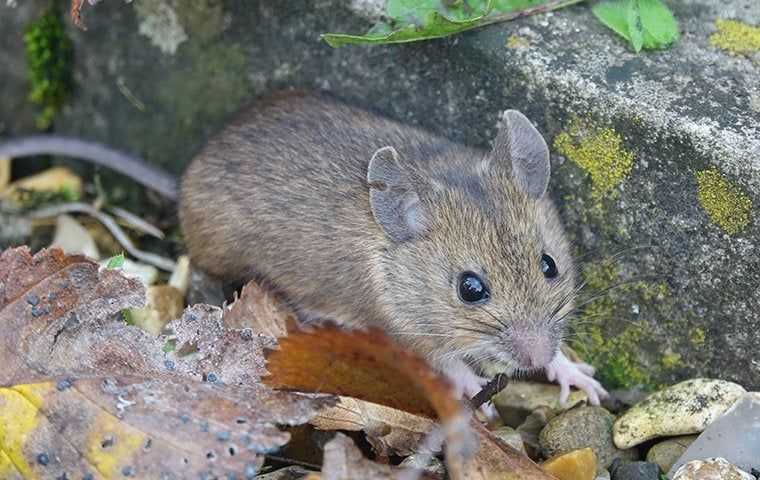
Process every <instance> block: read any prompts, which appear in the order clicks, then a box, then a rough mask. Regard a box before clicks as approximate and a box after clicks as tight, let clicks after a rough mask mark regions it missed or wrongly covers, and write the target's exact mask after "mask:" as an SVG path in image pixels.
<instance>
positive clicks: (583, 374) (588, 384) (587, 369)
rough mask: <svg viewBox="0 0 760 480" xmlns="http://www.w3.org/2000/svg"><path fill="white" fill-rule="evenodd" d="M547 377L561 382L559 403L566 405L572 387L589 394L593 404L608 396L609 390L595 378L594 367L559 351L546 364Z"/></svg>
mask: <svg viewBox="0 0 760 480" xmlns="http://www.w3.org/2000/svg"><path fill="white" fill-rule="evenodd" d="M546 378H548V379H549V381H551V382H556V383H558V384H559V388H560V390H559V403H560V405H565V403H566V402H567V398H568V397H569V396H570V387H576V388H579V389H581V390H583V391H584V392H586V395H588V399H589V402H590V403H591V405H599V401H600V399H603V398H606V397H607V395H608V393H607V390H605V389H604V387H602V384H601V383H599V382H598V381H596V380H594V367H592V366H591V365H589V364H587V363H575V362H573V361H571V360H570V359H569V358H567V357H566V356H565V354H564V353H562V351H561V350H560V351H558V352H557V355H555V357H554V360H552V361H551V362H550V363H549V365H547V366H546Z"/></svg>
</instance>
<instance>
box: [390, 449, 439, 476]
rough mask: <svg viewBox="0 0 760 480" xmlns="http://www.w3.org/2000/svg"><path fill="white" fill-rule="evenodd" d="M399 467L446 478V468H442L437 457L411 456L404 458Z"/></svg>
mask: <svg viewBox="0 0 760 480" xmlns="http://www.w3.org/2000/svg"><path fill="white" fill-rule="evenodd" d="M399 467H403V468H415V469H417V470H422V471H425V472H429V473H432V474H433V475H435V476H436V477H440V478H444V477H445V476H446V467H444V466H443V462H441V461H440V460H439V459H438V457H430V456H429V455H420V454H417V453H415V454H412V455H409V456H408V457H406V458H405V459H404V460H403V461H402V462H401V463H400V464H399Z"/></svg>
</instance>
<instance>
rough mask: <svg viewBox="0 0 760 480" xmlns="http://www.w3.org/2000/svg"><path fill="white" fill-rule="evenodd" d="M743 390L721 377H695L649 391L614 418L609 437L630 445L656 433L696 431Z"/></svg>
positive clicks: (658, 435) (739, 395)
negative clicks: (643, 397) (713, 378)
mask: <svg viewBox="0 0 760 480" xmlns="http://www.w3.org/2000/svg"><path fill="white" fill-rule="evenodd" d="M744 393H746V392H745V390H744V389H743V388H742V387H741V386H740V385H737V384H735V383H731V382H726V381H723V380H712V379H706V378H695V379H693V380H687V381H685V382H681V383H679V384H676V385H673V386H671V387H668V388H666V389H664V390H660V391H659V392H656V393H653V394H652V395H650V396H649V397H647V398H646V399H645V400H644V401H642V402H641V403H637V404H636V405H634V406H633V407H631V409H630V410H628V411H627V412H625V413H624V414H623V415H621V416H620V417H618V419H617V420H615V423H614V425H613V426H612V438H613V439H614V441H615V445H617V447H618V448H630V447H633V446H635V445H638V444H640V443H643V442H646V441H647V440H651V439H652V438H657V437H672V436H676V435H687V434H690V433H699V432H701V431H703V430H704V429H705V427H707V426H708V425H710V424H711V423H712V422H714V421H715V419H717V418H719V417H720V416H721V415H723V413H724V412H726V410H728V409H729V408H730V407H731V405H733V404H734V402H735V401H736V400H737V399H738V398H739V397H741V396H742V395H743V394H744Z"/></svg>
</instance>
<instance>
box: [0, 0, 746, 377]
mask: <svg viewBox="0 0 760 480" xmlns="http://www.w3.org/2000/svg"><path fill="white" fill-rule="evenodd" d="M49 3H50V2H48V1H47V0H44V1H43V0H24V1H19V2H0V65H2V68H3V82H2V91H1V92H0V95H1V96H2V98H0V105H2V109H0V135H2V136H6V135H17V134H20V133H30V132H33V131H34V129H35V127H34V114H35V113H36V107H35V106H34V105H32V104H31V103H30V102H29V101H28V93H29V87H28V83H27V71H26V65H27V64H26V61H25V58H24V45H23V32H24V28H25V26H26V25H27V24H28V23H29V22H30V21H31V20H33V19H35V18H37V17H38V16H39V14H40V13H41V11H42V10H43V9H44V8H46V7H47V6H48V5H49ZM147 3H150V4H152V5H153V6H154V7H156V8H152V9H148V8H143V7H144V6H141V7H140V8H138V4H147ZM363 3H366V2H359V1H353V2H348V1H346V0H327V1H319V2H316V1H315V2H303V1H302V0H282V1H279V2H276V3H275V2H256V3H255V4H249V3H248V2H242V3H241V2H232V1H223V2H211V1H206V0H203V1H191V0H175V1H172V2H169V1H168V0H141V1H140V2H99V3H97V5H94V6H88V7H87V8H86V9H85V11H84V16H85V22H86V23H87V25H88V30H87V31H79V30H77V29H76V28H74V27H71V26H70V27H69V28H68V32H69V33H70V36H71V37H72V39H73V43H74V53H75V55H74V64H73V73H74V78H75V80H76V86H75V94H74V95H70V96H69V99H68V101H67V103H66V105H65V106H64V108H63V109H62V110H61V112H60V114H59V115H58V117H57V118H56V119H55V121H54V130H55V131H57V132H59V133H66V134H70V135H77V136H81V137H85V138H89V139H94V140H99V141H101V142H105V143H107V144H110V145H113V146H115V147H118V148H121V149H124V150H127V151H130V152H133V153H136V154H139V155H141V156H143V157H144V158H146V159H147V160H149V161H150V162H153V163H155V164H159V165H163V166H166V167H168V168H170V169H171V170H173V171H175V172H179V171H181V170H182V168H183V166H184V165H185V164H187V162H188V161H189V160H190V158H191V156H192V155H193V153H194V152H196V151H197V150H198V149H199V148H200V146H201V145H203V143H204V142H205V141H206V139H207V138H208V137H209V136H210V135H211V134H213V133H214V132H216V131H218V130H219V129H220V128H221V126H222V125H223V124H224V123H225V122H226V121H228V119H229V118H230V115H231V114H232V113H233V112H234V111H236V110H237V109H239V108H240V107H241V106H242V105H243V104H245V103H247V102H249V101H250V100H251V99H252V98H254V97H256V96H258V95H261V94H264V93H266V92H269V91H271V90H273V89H278V88H287V87H296V88H322V89H326V90H329V91H331V92H333V93H335V94H336V95H338V96H340V97H343V98H346V99H348V100H350V101H354V102H357V103H361V104H364V105H367V106H370V107H373V108H376V109H378V110H379V111H381V112H383V113H385V114H387V115H389V116H390V117H393V118H396V119H399V120H402V121H404V122H408V123H410V124H419V125H422V126H424V127H427V128H430V129H432V130H434V131H436V132H439V133H441V134H443V135H445V136H447V137H450V138H452V139H455V140H461V141H464V142H467V143H469V144H473V145H478V146H487V145H488V143H489V141H491V140H492V138H493V135H494V132H495V124H496V120H497V117H498V114H499V111H501V110H503V109H505V108H515V109H518V110H521V111H523V112H524V113H525V114H526V115H527V116H528V117H529V118H531V119H532V120H533V121H534V122H535V123H536V124H537V126H538V128H539V129H540V130H541V132H542V133H544V135H545V136H546V138H547V142H548V143H549V145H550V146H552V148H553V153H554V154H553V156H552V170H553V173H552V178H551V186H550V192H551V194H552V196H553V197H554V198H555V200H556V201H557V202H558V204H559V209H560V213H561V215H562V217H563V219H564V221H565V224H566V225H567V227H568V233H569V235H570V237H571V239H572V240H573V242H574V244H575V245H578V247H579V248H578V254H579V255H582V256H583V261H582V263H583V268H582V277H583V279H584V280H585V281H587V282H588V287H587V288H586V289H585V291H584V292H583V293H582V296H583V297H584V298H587V297H588V296H589V295H591V294H592V293H593V292H598V291H601V290H604V289H606V288H609V287H610V286H612V285H616V284H618V283H620V282H628V283H625V284H624V285H623V286H621V287H620V288H615V289H612V290H609V291H608V292H607V294H606V295H605V296H604V297H603V298H601V299H599V300H597V301H595V302H592V303H591V304H590V305H589V307H590V308H585V309H584V311H583V312H581V313H580V317H581V319H580V320H581V324H582V325H583V327H582V328H579V331H578V333H579V334H578V335H577V336H575V337H573V338H578V339H579V343H581V344H582V348H578V350H579V353H581V354H582V355H583V356H584V357H585V359H586V360H587V361H589V362H590V363H591V364H593V365H595V366H596V367H597V368H598V374H599V376H600V377H601V378H602V379H603V380H604V382H605V384H606V385H607V386H608V387H610V388H615V387H624V388H628V387H632V386H635V385H636V384H642V385H645V386H647V387H648V388H653V387H654V386H656V385H659V384H662V383H672V382H674V381H677V380H681V379H684V378H689V377H696V376H720V377H724V378H727V379H729V380H732V381H736V382H738V383H741V384H743V385H745V386H746V387H747V388H750V389H755V388H757V387H760V364H759V363H758V362H760V360H758V359H757V358H749V359H748V357H747V352H752V351H754V350H755V349H756V345H757V344H758V337H759V336H760V334H759V333H758V330H759V329H758V328H757V314H756V308H755V307H754V306H756V305H758V304H760V290H758V289H757V288H756V285H757V284H758V278H759V277H760V268H759V266H760V263H759V262H760V253H759V252H760V221H758V216H759V214H758V211H759V208H760V207H759V206H760V82H757V78H758V77H760V62H758V60H757V53H754V54H752V53H742V52H745V51H746V49H744V48H726V44H725V43H724V42H723V41H720V42H718V41H716V40H714V38H715V37H714V35H715V34H720V33H721V31H720V30H719V29H721V28H723V25H724V23H721V22H722V20H724V19H732V20H739V21H741V22H742V23H743V24H744V25H747V26H757V25H760V3H758V2H757V0H725V1H720V2H716V1H714V0H677V1H672V2H668V5H670V6H671V7H672V8H673V9H674V14H675V16H676V18H677V19H678V20H679V23H680V31H681V32H682V38H681V39H680V40H679V41H678V43H676V45H675V46H674V47H673V48H672V49H669V50H663V51H655V52H643V53H640V54H635V53H633V52H632V51H630V49H629V48H628V47H627V46H626V44H625V43H624V42H623V41H621V40H620V39H619V38H618V37H617V36H616V35H614V34H613V33H611V32H610V31H609V30H608V29H606V28H605V27H603V26H602V25H600V23H599V22H598V21H597V20H596V19H595V18H594V16H593V14H592V13H591V11H590V8H589V5H588V2H581V3H580V4H578V5H575V6H572V7H570V8H563V9H560V10H558V11H555V12H553V13H551V14H548V15H538V16H533V17H529V18H523V19H520V20H517V21H513V22H508V23H505V24H498V25H493V26H490V27H487V28H483V29H480V30H477V31H473V32H468V33H465V34H462V35H457V36H454V37H451V38H446V39H441V40H435V41H428V42H421V43H413V44H405V45H392V46H379V47H346V48H342V49H337V50H335V49H332V48H330V47H329V46H327V45H326V44H325V43H324V42H321V41H320V40H319V34H321V33H325V32H363V31H365V30H366V29H367V28H368V27H369V26H370V24H371V21H370V20H368V19H367V18H366V17H365V15H376V13H368V11H374V10H372V9H369V10H368V9H367V8H363V7H362V8H361V9H359V8H358V7H357V10H352V5H354V6H358V5H359V4H363ZM12 5H16V6H15V7H14V6H12ZM161 5H164V6H163V7H161ZM166 6H169V7H171V8H173V10H174V12H175V14H176V22H172V25H169V26H167V27H166V28H167V29H168V30H169V31H167V32H161V31H157V30H160V29H161V28H162V27H161V25H162V24H161V23H160V22H155V21H153V20H155V19H154V18H151V17H150V15H152V13H151V12H155V11H159V12H160V11H163V12H166V11H167V9H166ZM178 26H180V27H181V30H180V29H179V28H177V27H178ZM178 31H181V32H184V35H185V36H186V39H184V41H182V42H179V43H177V42H175V43H176V50H173V49H168V50H167V49H166V48H165V47H164V49H163V50H162V48H161V46H155V45H154V40H155V39H156V38H162V37H164V36H163V35H161V34H162V33H163V34H171V33H172V32H175V33H176V32H178ZM180 37H182V35H180ZM740 47H741V46H740ZM172 51H173V53H172ZM563 134H565V135H563ZM620 158H622V159H626V160H627V159H630V160H631V162H630V163H627V162H624V163H623V164H618V163H616V161H615V160H616V159H620ZM610 165H629V166H630V169H628V168H627V167H626V168H623V169H610V168H609V167H610ZM607 173H609V175H607ZM116 178H117V177H115V175H108V176H107V175H104V178H103V180H104V183H105V186H106V188H109V187H110V185H113V183H114V182H115V181H116ZM603 178H606V179H607V181H600V179H603ZM609 180H614V181H612V182H610V181H609ZM616 182H617V183H616ZM121 183H122V184H124V183H127V182H125V181H124V180H123V179H121ZM603 187H604V188H603ZM631 246H636V247H641V248H638V249H628V250H625V249H626V248H630V247H631ZM621 249H623V250H622V251H621ZM616 253H619V254H620V255H614V254H616ZM603 259H608V260H609V262H607V263H604V262H603V261H602V260H603Z"/></svg>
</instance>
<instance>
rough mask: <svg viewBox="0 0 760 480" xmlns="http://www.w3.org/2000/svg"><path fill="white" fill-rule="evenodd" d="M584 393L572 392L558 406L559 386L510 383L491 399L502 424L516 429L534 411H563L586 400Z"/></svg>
mask: <svg viewBox="0 0 760 480" xmlns="http://www.w3.org/2000/svg"><path fill="white" fill-rule="evenodd" d="M587 398H588V397H587V396H586V393H585V392H582V391H573V392H571V393H570V398H568V400H567V402H566V404H565V405H564V406H563V405H560V404H559V386H557V385H550V384H548V383H533V382H510V383H509V385H507V386H506V388H504V389H503V390H502V391H501V392H499V393H498V394H497V395H494V396H493V397H492V398H491V401H492V402H493V404H494V406H495V407H496V410H497V411H498V412H499V416H500V417H501V418H502V420H503V421H504V423H506V424H507V425H510V426H514V427H516V426H517V425H519V424H520V423H522V422H523V420H525V418H526V417H527V416H528V415H529V414H530V413H531V412H533V411H534V410H536V409H537V408H541V407H548V408H549V409H550V410H551V411H553V412H559V411H564V410H567V409H569V408H572V407H574V406H575V405H578V404H579V403H581V402H585V401H586V400H587Z"/></svg>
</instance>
